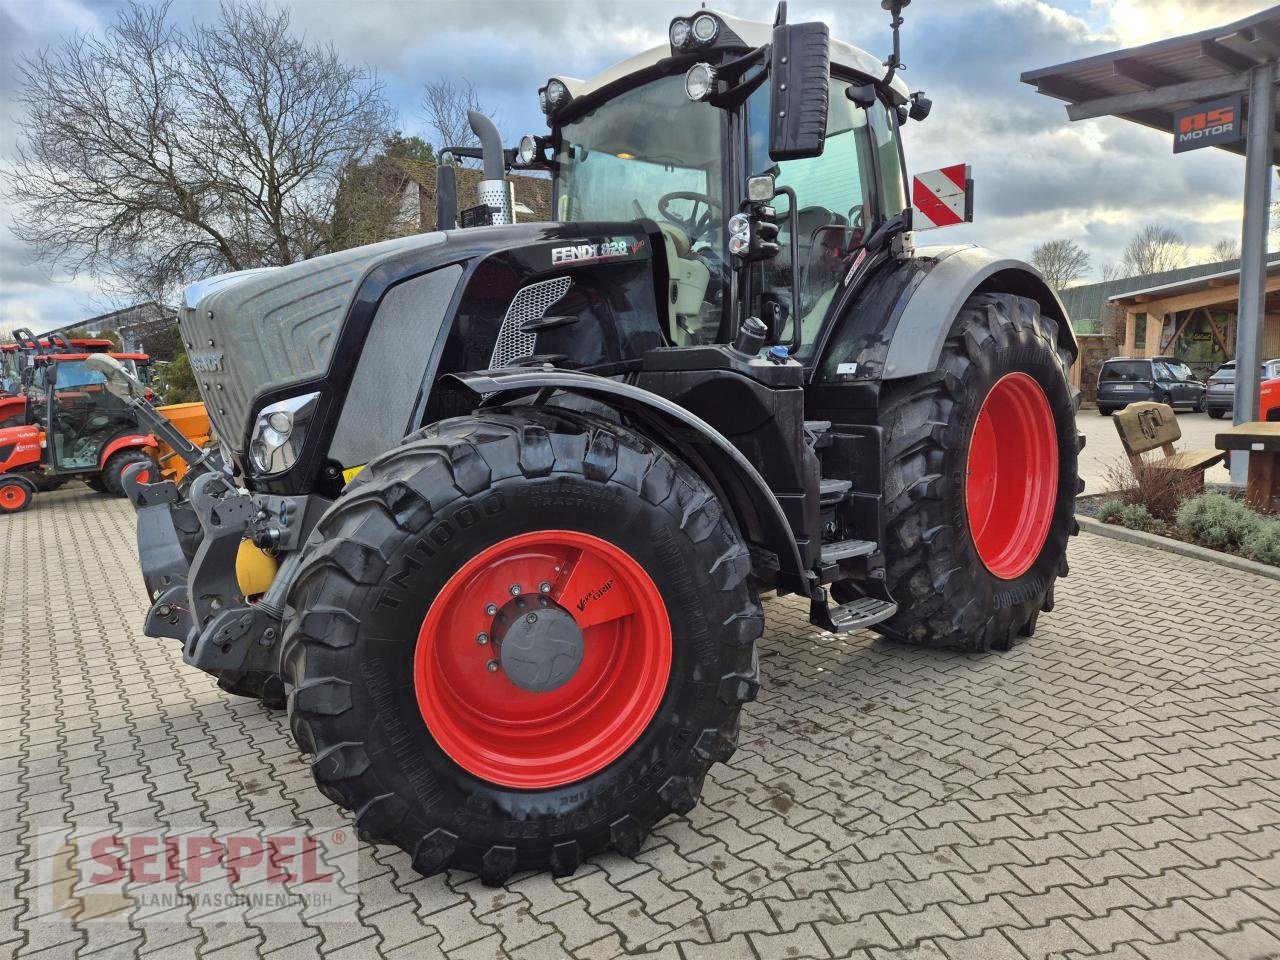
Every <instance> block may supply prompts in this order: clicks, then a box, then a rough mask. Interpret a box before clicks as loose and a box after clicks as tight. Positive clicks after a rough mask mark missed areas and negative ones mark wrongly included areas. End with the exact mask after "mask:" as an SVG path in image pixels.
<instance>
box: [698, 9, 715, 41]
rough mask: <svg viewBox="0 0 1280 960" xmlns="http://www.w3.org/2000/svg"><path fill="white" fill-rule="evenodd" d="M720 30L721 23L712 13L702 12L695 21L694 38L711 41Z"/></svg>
mask: <svg viewBox="0 0 1280 960" xmlns="http://www.w3.org/2000/svg"><path fill="white" fill-rule="evenodd" d="M719 32H720V24H719V23H718V22H717V21H716V18H715V17H713V16H711V15H710V14H707V13H704V14H701V15H700V16H698V17H697V18H696V19H695V20H694V21H693V39H695V40H697V41H698V42H699V43H710V42H711V41H712V40H714V39H715V38H716V34H717V33H719Z"/></svg>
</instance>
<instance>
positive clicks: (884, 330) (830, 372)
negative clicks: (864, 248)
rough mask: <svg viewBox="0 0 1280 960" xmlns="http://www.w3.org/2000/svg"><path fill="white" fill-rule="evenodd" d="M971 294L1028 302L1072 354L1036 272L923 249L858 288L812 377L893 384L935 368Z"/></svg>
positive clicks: (1001, 260) (1058, 304) (986, 256)
mask: <svg viewBox="0 0 1280 960" xmlns="http://www.w3.org/2000/svg"><path fill="white" fill-rule="evenodd" d="M976 293H1010V294H1014V295H1016V296H1020V297H1027V298H1028V299H1031V300H1034V301H1035V302H1036V303H1037V304H1039V306H1040V312H1041V313H1042V314H1043V315H1044V316H1046V317H1050V318H1052V319H1053V320H1055V321H1057V327H1058V343H1059V345H1060V346H1062V347H1064V348H1065V349H1066V350H1067V351H1068V352H1069V353H1070V354H1071V356H1072V358H1073V359H1074V358H1075V357H1076V356H1077V355H1078V353H1079V348H1078V346H1077V344H1076V338H1075V334H1074V333H1073V332H1072V330H1071V324H1070V321H1069V319H1068V317H1067V311H1066V308H1065V307H1064V306H1063V305H1062V301H1061V300H1060V299H1058V295H1057V294H1056V293H1054V292H1053V289H1052V288H1051V287H1050V286H1049V284H1048V283H1047V282H1046V281H1045V279H1044V277H1043V276H1041V274H1040V272H1039V271H1038V270H1036V268H1035V267H1033V266H1031V265H1030V264H1028V263H1023V262H1022V261H1020V260H1014V259H1011V258H1009V257H1004V256H1001V255H1000V254H998V253H995V252H993V251H991V250H988V249H986V248H984V247H978V246H972V245H967V246H952V247H923V248H921V249H920V250H919V251H918V253H917V255H916V256H915V257H913V258H911V259H909V260H905V261H902V260H899V261H893V262H891V263H889V264H886V265H885V267H883V268H882V269H881V270H880V271H879V272H878V273H877V274H876V276H874V277H872V278H871V279H870V280H868V282H867V283H866V284H865V285H864V287H863V288H862V289H861V290H859V291H858V293H857V294H856V295H855V297H854V298H853V302H852V303H850V304H849V305H848V306H847V307H846V308H845V310H844V311H843V316H841V317H840V318H839V319H837V321H836V328H835V330H834V331H833V334H832V337H831V339H830V345H829V347H828V348H827V350H826V352H825V354H824V355H823V357H822V358H821V361H820V362H819V364H818V368H817V375H816V379H817V380H818V381H827V380H836V379H845V378H846V377H847V376H849V375H852V376H853V377H854V378H856V379H859V380H864V379H876V380H898V379H902V378H905V377H914V376H918V375H920V374H922V373H929V372H930V371H932V370H935V369H937V364H938V358H939V357H940V356H941V355H942V346H943V344H944V343H945V342H946V339H947V335H948V333H949V332H950V330H951V323H952V321H953V320H954V319H955V317H956V315H957V314H958V313H959V312H960V308H961V307H962V306H964V302H965V301H966V300H968V299H969V298H970V297H971V296H973V295H974V294H976ZM851 364H852V365H854V366H852V367H850V365H851Z"/></svg>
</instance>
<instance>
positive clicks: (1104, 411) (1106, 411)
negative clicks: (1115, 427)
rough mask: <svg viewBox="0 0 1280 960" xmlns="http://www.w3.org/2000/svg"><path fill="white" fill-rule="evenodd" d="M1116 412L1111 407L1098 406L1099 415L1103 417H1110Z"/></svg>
mask: <svg viewBox="0 0 1280 960" xmlns="http://www.w3.org/2000/svg"><path fill="white" fill-rule="evenodd" d="M1114 414H1115V411H1114V410H1112V409H1111V408H1110V407H1098V415H1099V416H1101V417H1110V416H1112V415H1114Z"/></svg>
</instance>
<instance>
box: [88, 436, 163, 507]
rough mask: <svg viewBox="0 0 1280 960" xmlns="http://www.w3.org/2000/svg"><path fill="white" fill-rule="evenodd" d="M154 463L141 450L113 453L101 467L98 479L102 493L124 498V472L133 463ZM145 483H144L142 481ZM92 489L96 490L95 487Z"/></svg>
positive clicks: (132, 449) (134, 449)
mask: <svg viewBox="0 0 1280 960" xmlns="http://www.w3.org/2000/svg"><path fill="white" fill-rule="evenodd" d="M153 462H154V461H153V460H152V459H151V458H150V457H149V456H147V455H146V454H145V453H143V452H142V451H141V450H139V449H137V448H136V447H134V448H129V449H127V450H120V451H118V452H117V453H113V454H112V455H111V456H110V457H108V458H107V462H106V463H104V464H103V465H102V473H101V474H99V478H100V479H101V482H102V492H103V493H105V494H107V495H109V496H112V497H123V496H124V472H125V470H127V469H128V468H129V467H131V466H133V465H134V464H135V463H153ZM144 482H145V481H144ZM94 489H97V488H96V487H95V488H94Z"/></svg>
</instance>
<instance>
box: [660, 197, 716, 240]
mask: <svg viewBox="0 0 1280 960" xmlns="http://www.w3.org/2000/svg"><path fill="white" fill-rule="evenodd" d="M673 200H689V201H691V202H692V203H693V209H692V210H690V211H689V216H688V217H682V216H680V215H679V214H676V213H672V212H671V207H670V204H671V202H672V201H673ZM699 207H705V208H706V209H705V210H702V211H701V214H699ZM720 208H721V204H720V201H719V200H717V199H716V198H715V197H713V196H711V195H710V194H706V193H696V192H694V191H692V190H674V191H672V192H671V193H664V194H663V195H662V196H661V197H660V198H659V199H658V212H659V213H660V214H662V218H663V219H664V220H666V221H668V222H669V223H673V224H675V225H676V226H677V227H679V228H680V229H681V230H683V231H684V232H685V234H686V235H687V236H688V237H689V243H690V244H691V245H692V244H693V243H694V242H696V241H697V240H700V239H701V238H702V237H703V235H704V234H706V233H707V231H709V230H710V229H711V222H712V215H713V214H718V213H719V211H720Z"/></svg>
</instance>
